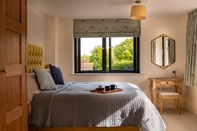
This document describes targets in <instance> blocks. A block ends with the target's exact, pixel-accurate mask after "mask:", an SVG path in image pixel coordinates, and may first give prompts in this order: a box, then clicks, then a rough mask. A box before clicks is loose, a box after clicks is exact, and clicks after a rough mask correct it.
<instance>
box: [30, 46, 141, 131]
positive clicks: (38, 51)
mask: <svg viewBox="0 0 197 131" xmlns="http://www.w3.org/2000/svg"><path fill="white" fill-rule="evenodd" d="M27 54H28V57H27V58H28V60H27V61H28V62H27V70H28V73H32V71H33V68H43V62H42V61H43V56H42V55H43V52H42V48H41V47H39V46H35V45H28V50H27ZM101 130H102V131H140V130H139V128H138V127H133V126H119V127H88V126H87V127H86V126H76V127H72V126H68V127H34V126H30V125H29V131H101Z"/></svg>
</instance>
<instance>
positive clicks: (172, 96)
mask: <svg viewBox="0 0 197 131" xmlns="http://www.w3.org/2000/svg"><path fill="white" fill-rule="evenodd" d="M181 97H182V95H181V94H179V93H177V92H169V91H168V92H158V94H157V98H158V104H159V108H160V114H162V107H163V99H174V100H175V111H176V110H177V108H178V110H179V114H180V115H181V99H182V98H181ZM177 102H178V103H177Z"/></svg>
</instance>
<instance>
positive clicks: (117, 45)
mask: <svg viewBox="0 0 197 131" xmlns="http://www.w3.org/2000/svg"><path fill="white" fill-rule="evenodd" d="M74 49H75V55H74V57H75V73H139V37H110V38H109V37H107V38H101V37H95V38H75V48H74Z"/></svg>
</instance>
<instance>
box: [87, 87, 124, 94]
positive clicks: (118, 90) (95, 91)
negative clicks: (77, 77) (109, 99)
mask: <svg viewBox="0 0 197 131" xmlns="http://www.w3.org/2000/svg"><path fill="white" fill-rule="evenodd" d="M121 91H122V89H121V88H117V89H115V90H109V91H105V90H103V91H100V90H96V89H94V90H90V92H93V93H100V94H108V93H114V92H121Z"/></svg>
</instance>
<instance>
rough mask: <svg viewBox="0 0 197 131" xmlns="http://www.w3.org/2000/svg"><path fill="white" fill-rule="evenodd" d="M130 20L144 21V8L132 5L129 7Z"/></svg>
mask: <svg viewBox="0 0 197 131" xmlns="http://www.w3.org/2000/svg"><path fill="white" fill-rule="evenodd" d="M130 18H131V19H133V20H144V19H146V7H145V6H143V5H134V6H132V7H131V13H130Z"/></svg>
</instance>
